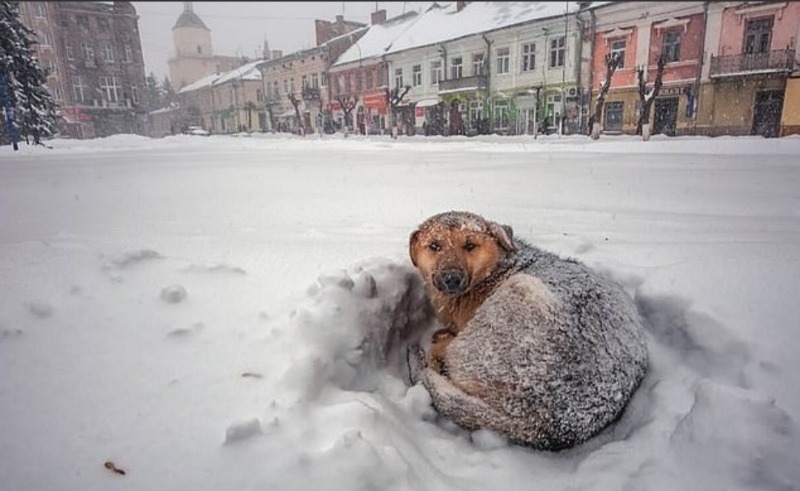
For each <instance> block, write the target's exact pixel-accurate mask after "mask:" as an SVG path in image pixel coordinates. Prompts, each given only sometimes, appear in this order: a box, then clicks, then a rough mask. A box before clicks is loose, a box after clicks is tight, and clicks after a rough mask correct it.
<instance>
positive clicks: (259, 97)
mask: <svg viewBox="0 0 800 491" xmlns="http://www.w3.org/2000/svg"><path fill="white" fill-rule="evenodd" d="M263 100H264V94H262V93H261V89H256V102H262V101H263Z"/></svg>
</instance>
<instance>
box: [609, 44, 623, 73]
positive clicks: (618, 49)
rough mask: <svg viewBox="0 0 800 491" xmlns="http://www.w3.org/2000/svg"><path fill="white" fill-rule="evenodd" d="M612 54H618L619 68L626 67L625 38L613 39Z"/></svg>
mask: <svg viewBox="0 0 800 491" xmlns="http://www.w3.org/2000/svg"><path fill="white" fill-rule="evenodd" d="M611 54H612V55H617V57H618V58H619V65H617V68H625V40H624V39H617V40H616V41H611Z"/></svg>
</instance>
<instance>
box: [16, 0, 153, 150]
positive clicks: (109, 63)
mask: <svg viewBox="0 0 800 491" xmlns="http://www.w3.org/2000/svg"><path fill="white" fill-rule="evenodd" d="M20 7H21V13H22V21H23V23H24V24H25V25H26V26H27V27H29V28H30V29H31V30H32V31H33V32H34V33H35V34H36V39H37V41H38V45H37V46H36V51H37V57H38V59H39V62H40V65H41V66H42V67H43V68H45V69H47V70H48V72H49V73H48V78H47V87H48V89H49V90H50V92H51V94H52V95H53V98H54V99H55V101H56V103H57V104H58V108H59V114H60V116H61V120H60V121H59V127H60V130H61V132H62V133H63V134H64V135H66V136H70V137H73V138H93V137H97V136H108V135H112V134H116V133H138V134H144V130H145V120H146V115H145V110H144V108H143V107H142V101H141V97H142V94H143V93H144V87H145V70H144V60H143V58H142V47H141V40H140V38H139V27H138V16H137V14H136V10H135V8H134V7H133V5H132V4H131V2H113V3H110V2H20Z"/></svg>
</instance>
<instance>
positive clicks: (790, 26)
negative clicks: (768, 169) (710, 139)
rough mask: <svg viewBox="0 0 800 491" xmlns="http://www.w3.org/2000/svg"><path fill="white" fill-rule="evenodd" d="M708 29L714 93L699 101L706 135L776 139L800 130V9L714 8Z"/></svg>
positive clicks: (772, 5)
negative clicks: (798, 76) (797, 74)
mask: <svg viewBox="0 0 800 491" xmlns="http://www.w3.org/2000/svg"><path fill="white" fill-rule="evenodd" d="M708 25H709V29H708V30H709V35H710V36H709V37H711V39H709V48H710V51H711V53H712V54H711V56H710V60H709V61H710V62H709V66H708V77H709V79H710V83H709V84H708V86H709V90H707V91H705V92H704V93H703V94H701V99H700V101H699V103H700V107H701V109H702V111H699V114H698V119H699V122H698V126H699V127H701V128H702V129H703V131H702V132H703V133H706V134H716V135H719V134H725V135H762V136H767V137H772V136H779V135H780V134H781V133H787V132H797V131H798V130H800V128H797V125H798V124H800V121H798V112H797V109H798V107H800V101H798V99H797V98H798V95H800V94H798V90H797V79H796V78H792V74H793V72H795V71H796V70H797V62H796V55H797V39H798V36H800V3H796V2H725V3H722V4H717V3H712V4H711V6H710V7H709V16H708ZM784 108H785V110H784ZM782 128H783V129H782Z"/></svg>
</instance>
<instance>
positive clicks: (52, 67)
mask: <svg viewBox="0 0 800 491" xmlns="http://www.w3.org/2000/svg"><path fill="white" fill-rule="evenodd" d="M47 75H48V76H49V75H58V65H56V62H55V61H53V60H47Z"/></svg>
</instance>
